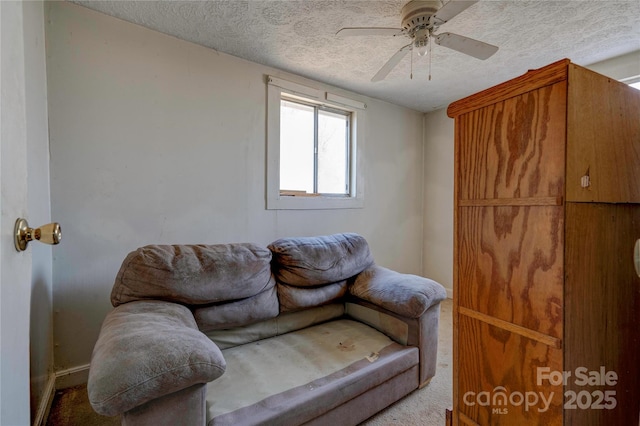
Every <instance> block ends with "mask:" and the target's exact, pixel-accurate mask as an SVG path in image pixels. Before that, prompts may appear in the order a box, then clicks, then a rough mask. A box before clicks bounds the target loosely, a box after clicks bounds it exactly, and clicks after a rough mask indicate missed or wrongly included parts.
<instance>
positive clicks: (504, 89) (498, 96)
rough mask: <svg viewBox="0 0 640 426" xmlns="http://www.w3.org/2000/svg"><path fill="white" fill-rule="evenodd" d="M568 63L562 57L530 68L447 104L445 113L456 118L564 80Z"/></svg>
mask: <svg viewBox="0 0 640 426" xmlns="http://www.w3.org/2000/svg"><path fill="white" fill-rule="evenodd" d="M569 63H570V61H569V60H568V59H562V60H560V61H557V62H554V63H553V64H550V65H547V66H546V67H543V68H539V69H537V70H530V71H528V72H527V73H526V74H524V75H521V76H520V77H517V78H514V79H512V80H509V81H507V82H505V83H502V84H499V85H497V86H494V87H490V88H489V89H486V90H483V91H482V92H478V93H476V94H473V95H471V96H467V97H466V98H463V99H460V100H459V101H456V102H454V103H452V104H451V105H449V107H448V108H447V115H448V116H449V117H451V118H456V117H458V116H460V115H462V114H466V113H468V112H471V111H475V110H477V109H479V108H484V107H486V106H488V105H491V104H494V103H498V102H502V101H504V100H506V99H509V98H513V97H515V96H519V95H522V94H524V93H527V92H531V91H532V90H536V89H539V88H541V87H544V86H549V85H552V84H554V83H557V82H559V81H562V80H566V78H567V66H568V65H569Z"/></svg>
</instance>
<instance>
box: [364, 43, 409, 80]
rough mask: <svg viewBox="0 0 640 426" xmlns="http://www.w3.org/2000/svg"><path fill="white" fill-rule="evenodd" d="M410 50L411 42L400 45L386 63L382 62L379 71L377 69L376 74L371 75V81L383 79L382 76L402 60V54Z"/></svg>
mask: <svg viewBox="0 0 640 426" xmlns="http://www.w3.org/2000/svg"><path fill="white" fill-rule="evenodd" d="M410 50H411V43H409V44H407V45H406V46H404V47H402V48H401V49H400V50H398V51H397V52H396V53H395V54H394V55H393V56H392V57H391V58H390V59H389V60H388V61H387V63H386V64H384V65H383V66H382V68H380V71H378V72H377V73H376V75H374V76H373V78H372V79H371V81H373V82H376V81H381V80H384V78H385V77H386V76H387V75H388V74H389V73H390V72H391V70H392V69H394V68H395V66H396V65H398V63H399V62H400V61H401V60H402V58H404V56H405V55H406V54H407V53H409V51H410Z"/></svg>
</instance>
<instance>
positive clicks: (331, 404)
mask: <svg viewBox="0 0 640 426" xmlns="http://www.w3.org/2000/svg"><path fill="white" fill-rule="evenodd" d="M445 297H446V293H445V290H444V288H443V287H442V286H441V285H440V284H438V283H436V282H434V281H432V280H429V279H427V278H423V277H419V276H416V275H407V274H400V273H397V272H394V271H391V270H389V269H385V268H383V267H380V266H378V265H376V264H375V263H374V261H373V258H372V256H371V253H370V251H369V247H368V245H367V242H366V241H365V239H364V238H363V237H361V236H359V235H357V234H336V235H329V236H323V237H307V238H286V239H280V240H278V241H275V242H273V243H272V244H270V245H269V246H268V247H262V246H259V245H256V244H250V243H242V244H219V245H173V246H168V245H150V246H145V247H142V248H140V249H138V250H136V251H134V252H132V253H130V254H129V255H128V256H127V258H126V259H125V260H124V262H123V264H122V267H121V268H120V271H119V272H118V275H117V277H116V281H115V284H114V287H113V290H112V293H111V302H112V304H113V306H114V307H115V308H114V309H113V310H112V311H111V312H110V313H109V314H108V315H107V316H106V318H105V320H104V323H103V325H102V329H101V331H100V335H99V337H98V341H97V342H96V345H95V348H94V351H93V355H92V359H91V368H90V371H89V382H88V393H89V400H90V402H91V405H92V406H93V408H94V410H95V411H96V412H98V413H100V414H103V415H107V416H114V415H121V416H122V417H121V418H122V424H126V425H129V424H131V425H154V426H156V425H171V426H175V425H189V426H191V425H205V424H206V425H209V426H213V425H254V424H266V425H287V426H289V425H299V424H305V425H327V424H333V425H355V424H357V423H359V422H361V421H363V420H365V419H367V418H368V417H370V416H372V415H373V414H375V413H376V412H378V411H380V410H381V409H383V408H385V407H386V406H388V405H389V404H391V403H393V402H395V401H397V400H398V399H400V398H402V397H403V396H405V395H406V394H408V393H409V392H411V391H413V390H415V389H417V388H418V387H421V386H424V385H426V384H427V383H428V382H429V380H430V379H431V377H433V375H434V374H435V370H436V354H437V342H438V317H439V312H440V301H441V300H443V299H444V298H445Z"/></svg>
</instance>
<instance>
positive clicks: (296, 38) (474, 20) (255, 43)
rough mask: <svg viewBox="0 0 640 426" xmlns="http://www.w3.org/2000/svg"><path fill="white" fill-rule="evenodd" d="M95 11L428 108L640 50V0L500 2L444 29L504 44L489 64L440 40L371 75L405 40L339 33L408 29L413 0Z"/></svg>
mask: <svg viewBox="0 0 640 426" xmlns="http://www.w3.org/2000/svg"><path fill="white" fill-rule="evenodd" d="M74 3H78V4H81V5H83V6H86V7H89V8H91V9H94V10H97V11H100V12H103V13H106V14H109V15H112V16H115V17H117V18H121V19H124V20H126V21H130V22H133V23H136V24H139V25H142V26H145V27H148V28H151V29H154V30H157V31H160V32H163V33H166V34H169V35H172V36H175V37H178V38H180V39H184V40H188V41H191V42H194V43H198V44H201V45H204V46H207V47H210V48H212V49H215V50H217V51H220V52H225V53H228V54H231V55H234V56H238V57H241V58H244V59H247V60H250V61H253V62H257V63H260V64H264V65H268V66H271V67H275V68H278V69H282V70H285V71H288V72H291V73H294V74H298V75H301V76H304V77H308V78H311V79H314V80H318V81H322V82H325V83H329V84H331V85H334V86H338V87H342V88H345V89H348V90H351V91H354V92H357V93H361V94H364V95H368V96H371V97H374V98H378V99H383V100H386V101H389V102H393V103H395V104H398V105H403V106H407V107H410V108H413V109H416V110H419V111H431V110H433V109H437V108H443V107H446V106H447V105H448V104H449V103H451V102H453V101H455V100H457V99H460V98H462V97H465V96H467V95H470V94H472V93H475V92H477V91H480V90H483V89H486V88H487V87H490V86H493V85H495V84H498V83H500V82H502V81H505V80H507V79H510V78H513V77H515V76H518V75H521V74H523V73H524V72H526V71H527V70H528V69H533V68H538V67H541V66H544V65H547V64H548V63H551V62H554V61H556V60H558V59H562V58H569V59H571V60H572V61H573V62H575V63H577V64H580V65H588V64H591V63H595V62H599V61H602V60H605V59H609V58H612V57H615V56H619V55H622V54H625V53H629V52H633V51H636V50H640V0H629V1H610V0H599V1H592V0H572V1H567V0H564V1H546V0H538V1H521V0H511V1H496V0H483V1H480V2H479V3H476V4H474V5H473V6H471V7H469V8H468V9H467V10H465V11H464V12H462V13H461V14H460V15H458V16H456V17H455V18H454V19H452V20H451V21H450V22H448V23H446V24H444V25H442V26H441V27H440V29H439V31H438V32H453V33H457V34H460V35H465V36H468V37H472V38H475V39H478V40H482V41H484V42H487V43H491V44H494V45H497V46H499V47H500V50H499V51H498V52H497V53H496V54H495V55H494V56H492V57H491V58H489V59H487V60H486V61H480V60H478V59H474V58H472V57H469V56H465V55H463V54H461V53H458V52H455V51H452V50H449V49H447V48H445V47H442V46H438V45H435V44H434V45H433V48H432V54H431V76H432V77H431V81H429V80H428V74H429V73H428V68H429V58H428V57H426V58H419V59H418V57H417V55H416V56H414V61H413V79H411V78H410V73H411V60H410V55H407V56H406V57H405V58H404V60H403V61H402V62H401V63H400V64H399V65H398V66H397V67H396V68H395V69H394V70H393V71H392V72H391V73H390V74H389V75H388V76H387V78H386V80H384V81H382V82H378V83H372V82H371V81H370V79H371V77H372V76H373V75H374V74H375V73H376V72H377V71H378V69H379V68H380V67H381V66H382V65H383V64H384V63H385V62H386V61H387V60H388V59H389V58H390V57H391V55H393V54H394V53H395V52H396V51H397V50H398V49H399V48H400V47H402V46H403V45H405V44H406V43H407V42H408V39H406V38H404V37H396V38H394V37H380V36H370V37H350V38H342V39H341V38H338V37H336V36H335V33H336V32H337V31H338V30H339V29H340V28H342V27H346V26H381V27H400V21H401V15H400V10H401V8H402V6H403V5H404V4H405V3H406V0H385V1H377V0H371V1H359V0H285V1H280V0H249V1H246V0H229V1H223V0H214V1H122V0H119V1H75V2H74Z"/></svg>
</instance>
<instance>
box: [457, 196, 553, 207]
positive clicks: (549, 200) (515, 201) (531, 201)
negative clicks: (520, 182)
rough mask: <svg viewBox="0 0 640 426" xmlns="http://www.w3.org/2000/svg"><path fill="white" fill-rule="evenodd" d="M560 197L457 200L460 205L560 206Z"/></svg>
mask: <svg viewBox="0 0 640 426" xmlns="http://www.w3.org/2000/svg"><path fill="white" fill-rule="evenodd" d="M561 205H563V201H562V197H538V198H489V199H477V200H459V201H458V206H460V207H483V206H496V207H500V206H561Z"/></svg>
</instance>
